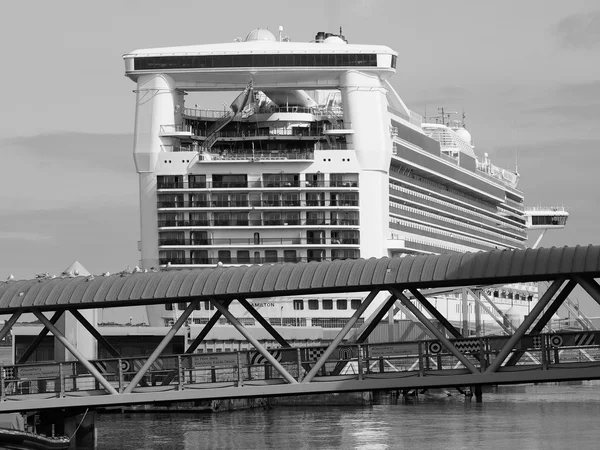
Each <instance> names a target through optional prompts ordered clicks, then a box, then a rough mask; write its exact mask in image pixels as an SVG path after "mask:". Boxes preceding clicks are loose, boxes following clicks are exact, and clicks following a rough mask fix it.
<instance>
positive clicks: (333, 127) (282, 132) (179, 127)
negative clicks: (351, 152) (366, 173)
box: [159, 121, 352, 140]
mask: <svg viewBox="0 0 600 450" xmlns="http://www.w3.org/2000/svg"><path fill="white" fill-rule="evenodd" d="M204 125H205V127H204V128H202V127H201V126H199V125H198V124H194V125H192V124H168V125H161V126H160V131H159V136H161V137H177V138H184V137H190V138H191V137H192V136H193V137H195V138H199V139H206V138H207V137H209V136H210V134H211V133H210V128H209V126H208V123H205V124H204ZM343 130H347V131H348V132H350V130H352V124H351V123H349V122H342V121H334V122H332V123H328V122H323V123H322V124H320V125H318V126H289V127H288V126H286V127H262V128H254V127H251V126H246V127H245V128H243V129H239V130H237V129H236V130H221V131H219V132H218V133H216V134H215V137H216V139H217V140H244V139H277V138H284V139H290V138H294V139H306V140H314V139H324V138H325V136H326V135H327V134H337V133H336V131H343Z"/></svg>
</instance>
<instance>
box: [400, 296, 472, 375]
mask: <svg viewBox="0 0 600 450" xmlns="http://www.w3.org/2000/svg"><path fill="white" fill-rule="evenodd" d="M390 292H391V293H392V294H394V295H395V296H396V297H398V300H400V301H401V302H402V303H403V304H404V306H406V307H407V308H408V309H409V310H410V312H411V313H413V314H414V315H415V316H417V319H419V321H420V322H421V323H422V324H423V325H425V327H427V329H429V331H431V332H432V333H433V335H434V336H435V337H436V338H438V339H439V341H440V342H441V343H442V344H443V345H444V346H445V347H446V348H447V349H448V350H450V353H452V354H453V355H454V356H456V358H457V359H458V360H459V361H460V362H461V363H463V365H464V366H465V367H466V368H467V369H469V371H470V372H471V373H473V374H478V373H480V372H479V370H477V367H475V366H474V365H473V363H471V361H469V360H468V359H467V357H466V356H465V355H463V354H462V353H461V352H460V351H458V349H457V348H456V347H455V346H454V344H453V343H452V342H450V340H448V338H447V337H446V336H444V333H442V332H441V331H440V330H438V329H437V327H436V326H435V325H434V324H432V323H431V321H430V320H429V319H428V318H427V317H426V316H425V314H423V313H422V312H421V311H419V308H417V307H416V306H415V305H413V304H412V302H411V301H410V300H409V299H408V298H406V297H405V296H404V294H403V293H402V291H401V290H400V289H397V288H392V289H390Z"/></svg>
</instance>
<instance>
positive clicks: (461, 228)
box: [390, 202, 527, 246]
mask: <svg viewBox="0 0 600 450" xmlns="http://www.w3.org/2000/svg"><path fill="white" fill-rule="evenodd" d="M390 214H392V215H394V216H396V217H400V218H402V219H406V220H417V221H419V222H420V223H423V224H426V225H429V226H432V227H435V228H443V229H445V230H447V231H450V232H451V233H458V234H465V235H471V236H473V237H476V238H481V239H487V240H493V241H494V242H495V243H497V244H501V245H507V246H511V245H520V244H521V243H522V242H523V241H525V240H526V239H527V237H526V236H525V235H524V234H523V235H521V236H515V235H512V234H505V233H503V232H502V230H501V229H500V228H499V227H497V228H492V227H488V228H486V227H484V226H481V225H471V224H469V223H466V222H465V221H463V222H461V221H459V220H453V219H448V218H447V217H444V216H443V215H440V214H434V213H430V212H427V211H424V210H421V209H418V208H414V207H410V206H406V205H401V204H398V203H396V202H390Z"/></svg>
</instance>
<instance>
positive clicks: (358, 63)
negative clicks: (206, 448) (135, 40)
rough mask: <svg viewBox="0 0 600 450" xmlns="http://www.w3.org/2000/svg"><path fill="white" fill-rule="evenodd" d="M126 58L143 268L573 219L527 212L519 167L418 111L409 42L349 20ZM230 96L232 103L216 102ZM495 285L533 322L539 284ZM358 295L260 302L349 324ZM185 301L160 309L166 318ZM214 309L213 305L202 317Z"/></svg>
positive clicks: (425, 241) (292, 321)
mask: <svg viewBox="0 0 600 450" xmlns="http://www.w3.org/2000/svg"><path fill="white" fill-rule="evenodd" d="M311 38H312V36H311ZM124 62H125V75H126V76H127V77H129V78H130V79H131V80H132V81H134V82H135V83H136V84H137V87H136V89H135V93H136V115H135V138H134V149H133V154H134V159H135V165H136V169H137V173H138V175H139V189H140V213H141V241H140V242H139V250H140V251H141V267H142V269H147V270H176V269H181V268H203V267H215V266H220V265H224V266H230V265H246V264H276V263H298V262H310V261H321V260H336V259H347V258H370V257H385V256H387V257H404V256H406V255H415V254H428V253H446V252H469V251H470V252H477V251H482V250H493V249H518V248H523V247H524V246H525V242H526V240H527V230H528V227H529V226H531V225H532V224H533V223H535V224H537V225H539V227H541V225H542V224H544V223H545V222H548V223H547V228H552V227H557V228H560V227H561V226H564V223H565V222H566V218H567V216H568V214H567V213H566V212H564V210H562V212H561V213H557V212H556V211H550V210H549V212H548V211H546V213H544V212H542V211H541V210H540V209H536V210H530V211H527V210H526V209H525V206H524V197H523V193H522V192H521V191H520V190H519V189H518V182H519V174H518V173H517V171H516V170H509V169H505V168H501V167H498V166H496V165H494V163H493V162H492V161H491V160H490V158H489V157H488V155H487V154H485V153H484V154H483V155H478V154H477V153H476V152H475V148H474V145H473V140H472V138H471V134H470V132H469V131H467V129H466V128H465V126H464V123H463V120H455V118H454V116H453V115H452V114H451V113H448V112H447V111H445V110H444V109H440V113H439V115H437V116H436V117H435V118H424V117H422V116H420V115H419V114H417V113H415V112H414V111H411V110H410V109H409V107H408V106H407V105H406V104H405V103H404V101H403V100H402V98H401V97H400V96H399V95H398V93H397V92H396V90H395V89H394V88H393V87H392V85H391V84H390V79H391V78H392V77H393V75H394V74H395V72H396V66H397V64H402V60H401V59H399V58H398V53H397V52H395V51H394V50H392V49H390V48H389V47H386V46H381V45H357V44H352V43H349V42H348V40H347V39H346V38H345V36H344V35H343V34H342V30H341V29H340V33H339V34H335V33H326V32H318V33H316V35H315V36H314V38H313V39H312V40H310V41H309V42H294V41H292V40H291V39H290V38H288V37H287V36H284V34H283V29H282V28H281V27H279V32H278V35H277V36H276V35H275V34H273V33H272V32H270V31H268V30H266V29H255V30H253V31H251V32H250V33H249V34H248V35H247V36H246V37H245V38H234V39H232V42H229V43H219V44H203V45H192V46H182V47H168V48H152V49H143V50H136V51H133V52H131V53H128V54H126V55H124ZM216 93H219V94H220V98H222V99H225V100H226V101H225V102H223V103H222V105H221V106H222V107H217V108H214V107H211V106H210V99H212V98H214V97H215V95H216ZM204 99H206V101H205V100H204ZM462 119H464V117H463V118H462ZM563 213H564V214H563ZM534 216H535V218H534V219H532V217H534ZM550 216H551V217H552V219H548V220H546V218H547V217H550ZM554 219H556V221H555V222H556V223H553V222H554ZM539 227H538V228H539ZM541 228H543V227H541ZM487 294H488V295H489V296H490V297H492V298H494V300H496V301H497V302H498V304H499V305H500V306H501V309H503V310H504V311H505V312H507V313H510V312H511V311H512V314H516V315H517V316H518V315H520V316H523V315H524V314H527V312H528V311H529V309H530V307H531V303H532V302H534V301H535V300H536V298H537V287H536V286H533V285H513V286H508V287H502V288H497V287H490V288H488V289H487ZM353 295H354V296H353V297H352V298H350V297H348V298H346V297H344V296H340V295H339V294H338V295H336V296H320V297H307V298H289V299H277V301H270V300H268V299H267V300H265V301H261V302H255V303H254V306H255V307H256V308H258V309H260V311H261V314H262V315H263V316H264V317H266V318H267V319H268V320H269V321H270V323H271V324H272V325H275V326H290V327H308V328H310V327H313V328H314V327H322V328H323V327H324V328H341V327H342V326H343V325H344V324H345V323H346V321H347V320H348V318H349V317H350V316H351V315H352V312H353V310H355V309H357V308H358V306H359V305H360V302H361V301H362V299H361V298H360V296H356V294H353ZM438 301H440V302H441V301H444V302H446V306H445V308H444V309H446V310H447V315H448V317H450V318H451V320H454V321H455V322H457V321H459V320H461V318H462V319H464V315H465V314H467V313H468V311H463V310H462V309H463V303H462V302H461V300H460V298H459V296H458V295H457V294H455V293H439V294H438V295H437V296H436V297H435V302H436V303H437V302H438ZM185 306H186V305H185V304H182V305H176V306H175V307H172V306H171V305H167V306H163V307H161V306H153V307H149V309H148V316H149V320H150V325H153V326H158V325H161V326H162V325H169V324H171V323H173V321H174V320H176V318H177V316H178V314H179V311H180V310H181V309H184V308H185ZM167 308H168V309H167ZM230 309H231V310H232V312H233V314H234V315H235V316H236V317H238V318H239V319H240V320H241V321H242V323H243V324H245V325H247V326H252V325H254V319H253V318H252V317H251V316H250V315H249V313H248V312H247V311H246V310H245V309H244V308H242V307H241V306H240V305H236V304H235V302H234V304H232V305H231V307H230ZM178 310H179V311H178ZM442 310H443V309H442ZM212 313H213V311H212V310H211V308H210V305H209V304H208V302H207V304H206V305H202V306H201V308H200V310H198V311H195V313H194V315H193V316H192V318H191V319H190V326H192V327H194V326H201V325H203V324H205V323H206V322H207V321H208V317H210V315H211V314H212ZM490 320H491V319H490ZM223 324H224V325H225V324H226V321H223Z"/></svg>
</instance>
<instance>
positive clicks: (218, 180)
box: [212, 174, 248, 188]
mask: <svg viewBox="0 0 600 450" xmlns="http://www.w3.org/2000/svg"><path fill="white" fill-rule="evenodd" d="M212 180H213V181H212V182H213V187H215V188H239V187H248V176H247V175H246V174H239V175H234V174H223V175H218V174H214V175H213V176H212Z"/></svg>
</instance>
